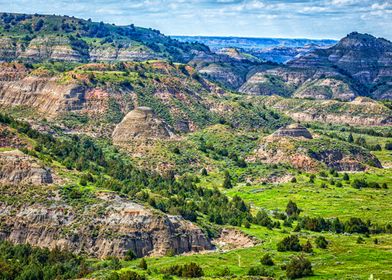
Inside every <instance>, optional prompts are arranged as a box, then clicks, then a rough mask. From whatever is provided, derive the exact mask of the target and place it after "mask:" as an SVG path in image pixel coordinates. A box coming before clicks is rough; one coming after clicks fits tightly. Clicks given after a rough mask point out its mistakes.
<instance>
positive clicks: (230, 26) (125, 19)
mask: <svg viewBox="0 0 392 280" xmlns="http://www.w3.org/2000/svg"><path fill="white" fill-rule="evenodd" d="M0 10H1V11H5V12H20V13H45V14H66V15H74V16H76V17H82V18H92V19H93V20H96V21H101V20H102V21H105V22H110V23H116V24H118V25H126V24H130V23H134V24H135V25H139V26H145V27H152V28H155V29H159V30H161V31H162V32H163V33H165V34H169V35H220V36H242V37H281V38H282V37H287V38H305V37H306V38H331V39H338V38H341V37H343V36H345V35H346V34H347V33H350V32H351V31H358V32H367V33H371V34H374V35H376V36H378V37H385V38H387V39H392V0H139V1H138V0H81V1H76V0H0Z"/></svg>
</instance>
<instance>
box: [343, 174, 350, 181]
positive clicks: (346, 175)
mask: <svg viewBox="0 0 392 280" xmlns="http://www.w3.org/2000/svg"><path fill="white" fill-rule="evenodd" d="M343 180H344V181H349V180H350V176H348V174H347V173H344V174H343Z"/></svg>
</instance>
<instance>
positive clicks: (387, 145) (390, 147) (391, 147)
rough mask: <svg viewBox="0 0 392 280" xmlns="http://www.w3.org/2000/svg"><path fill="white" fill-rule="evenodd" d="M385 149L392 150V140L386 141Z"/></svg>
mask: <svg viewBox="0 0 392 280" xmlns="http://www.w3.org/2000/svg"><path fill="white" fill-rule="evenodd" d="M385 150H388V151H392V142H388V143H385Z"/></svg>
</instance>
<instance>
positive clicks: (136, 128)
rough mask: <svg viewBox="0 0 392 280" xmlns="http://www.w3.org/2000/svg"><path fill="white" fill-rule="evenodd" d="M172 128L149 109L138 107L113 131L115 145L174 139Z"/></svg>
mask: <svg viewBox="0 0 392 280" xmlns="http://www.w3.org/2000/svg"><path fill="white" fill-rule="evenodd" d="M173 136H174V133H173V131H172V130H171V128H170V127H169V126H168V125H167V124H166V123H165V122H164V121H162V120H160V119H159V118H158V117H157V116H156V115H155V114H154V112H153V110H152V109H151V108H149V107H137V108H135V109H134V110H132V111H131V112H129V113H128V114H127V115H126V116H125V117H124V119H123V120H122V121H121V122H120V123H119V124H118V125H117V126H116V128H115V129H114V131H113V135H112V139H113V143H115V144H126V143H132V142H133V141H135V140H149V139H150V140H151V139H165V138H170V137H173Z"/></svg>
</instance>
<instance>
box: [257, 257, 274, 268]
mask: <svg viewBox="0 0 392 280" xmlns="http://www.w3.org/2000/svg"><path fill="white" fill-rule="evenodd" d="M260 262H261V264H263V265H268V266H272V265H274V261H273V260H272V257H271V255H270V254H265V255H264V256H263V257H262V258H261V259H260Z"/></svg>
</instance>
